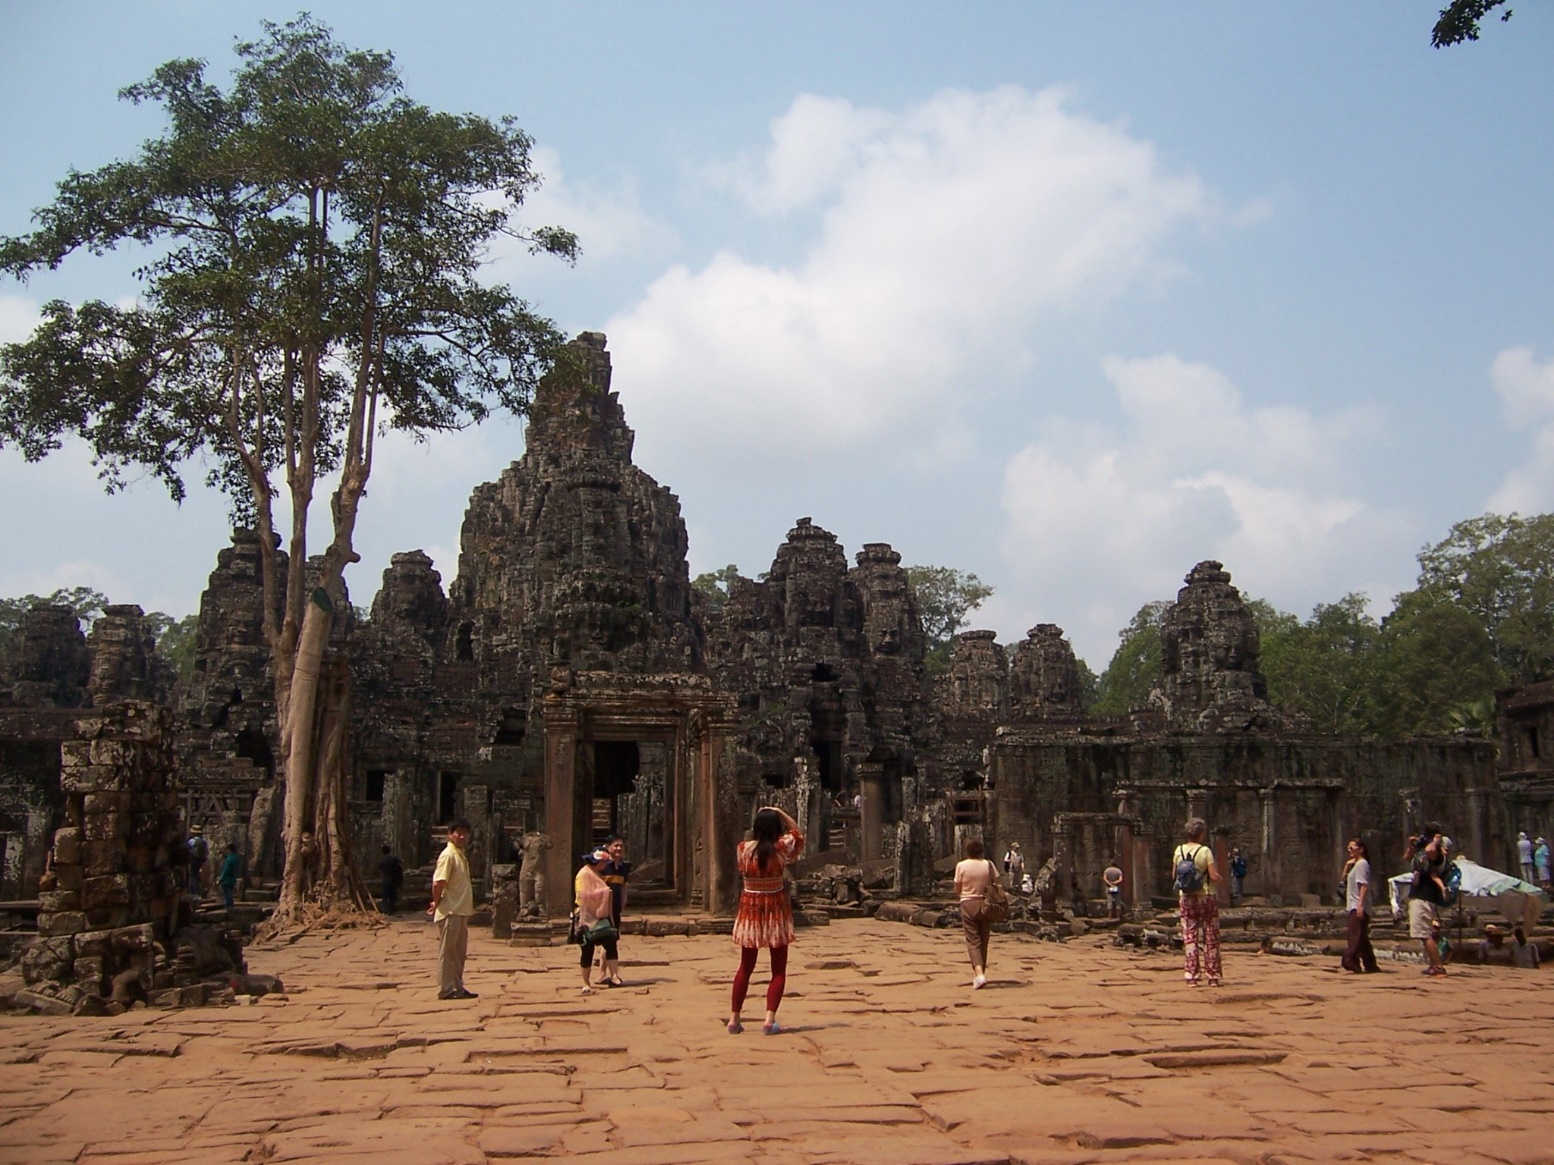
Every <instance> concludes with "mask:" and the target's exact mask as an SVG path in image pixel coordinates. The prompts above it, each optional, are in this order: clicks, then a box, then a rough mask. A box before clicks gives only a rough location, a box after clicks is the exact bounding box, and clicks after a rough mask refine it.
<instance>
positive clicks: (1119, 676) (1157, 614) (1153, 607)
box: [1094, 599, 1171, 715]
mask: <svg viewBox="0 0 1554 1165" xmlns="http://www.w3.org/2000/svg"><path fill="white" fill-rule="evenodd" d="M1170 605H1171V604H1170V603H1168V602H1166V601H1165V600H1164V599H1157V600H1156V601H1155V602H1152V603H1145V604H1144V605H1143V606H1142V607H1140V608H1139V609H1138V613H1137V614H1135V615H1134V616H1133V620H1132V622H1130V623H1129V624H1128V625H1127V626H1126V627H1125V628H1123V629H1122V630H1121V631H1119V632H1118V633H1117V636H1118V638H1119V639H1121V640H1122V642H1121V643H1120V644H1118V646H1117V650H1116V651H1115V652H1114V653H1113V654H1112V658H1111V662H1110V663H1109V664H1107V665H1106V670H1105V671H1104V672H1102V673H1101V678H1100V680H1099V681H1098V682H1097V684H1096V692H1095V704H1094V709H1095V711H1097V712H1100V713H1103V714H1108V715H1122V714H1124V713H1126V712H1127V711H1129V710H1130V709H1132V708H1138V707H1142V706H1143V705H1144V704H1145V703H1147V702H1148V700H1149V693H1150V691H1151V690H1153V688H1154V687H1155V685H1156V684H1157V683H1159V682H1160V660H1161V654H1162V652H1161V642H1160V623H1161V620H1162V619H1164V618H1165V613H1166V609H1167V608H1168V607H1170Z"/></svg>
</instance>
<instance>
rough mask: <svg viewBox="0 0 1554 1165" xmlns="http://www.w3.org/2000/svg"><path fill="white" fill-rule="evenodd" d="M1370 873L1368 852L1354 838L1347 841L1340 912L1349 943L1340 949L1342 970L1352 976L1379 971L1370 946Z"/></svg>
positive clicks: (1363, 843)
mask: <svg viewBox="0 0 1554 1165" xmlns="http://www.w3.org/2000/svg"><path fill="white" fill-rule="evenodd" d="M1374 884H1375V879H1374V876H1373V874H1372V873H1371V855H1370V850H1369V849H1367V848H1366V845H1365V842H1364V841H1363V840H1362V839H1360V838H1358V837H1356V838H1351V839H1350V841H1349V860H1348V861H1346V862H1345V863H1344V912H1345V914H1346V916H1347V918H1348V937H1349V944H1348V946H1347V947H1345V948H1344V957H1343V968H1344V970H1346V971H1352V972H1354V973H1355V974H1360V973H1362V972H1366V973H1368V972H1373V971H1379V970H1381V968H1380V967H1379V966H1377V965H1376V951H1375V948H1373V947H1372V946H1371V914H1370V904H1371V888H1372V886H1374Z"/></svg>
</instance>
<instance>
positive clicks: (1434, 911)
mask: <svg viewBox="0 0 1554 1165" xmlns="http://www.w3.org/2000/svg"><path fill="white" fill-rule="evenodd" d="M1403 860H1404V861H1406V862H1408V863H1410V869H1411V870H1412V871H1413V875H1414V878H1413V883H1412V885H1411V886H1410V887H1409V891H1408V935H1409V937H1410V938H1416V939H1418V940H1419V941H1420V942H1421V943H1423V944H1424V953H1425V959H1426V961H1427V963H1428V965H1427V966H1426V967H1425V969H1424V974H1426V975H1431V976H1440V975H1444V974H1446V967H1445V965H1444V964H1443V963H1442V961H1441V948H1440V940H1439V939H1438V938H1437V933H1438V925H1439V919H1440V913H1441V907H1442V906H1444V905H1446V881H1445V877H1446V844H1445V838H1444V837H1443V835H1442V833H1441V831H1440V828H1439V827H1437V826H1434V825H1427V826H1425V828H1424V830H1423V831H1421V833H1420V834H1419V836H1418V837H1413V838H1410V839H1409V842H1408V849H1407V850H1405V851H1404V853H1403Z"/></svg>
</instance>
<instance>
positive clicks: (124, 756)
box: [90, 740, 140, 767]
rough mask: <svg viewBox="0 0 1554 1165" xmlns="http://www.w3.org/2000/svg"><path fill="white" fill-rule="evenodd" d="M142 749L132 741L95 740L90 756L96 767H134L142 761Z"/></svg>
mask: <svg viewBox="0 0 1554 1165" xmlns="http://www.w3.org/2000/svg"><path fill="white" fill-rule="evenodd" d="M139 753H140V748H139V746H138V745H137V744H136V743H135V742H134V741H132V740H94V741H92V745H91V749H90V756H91V760H92V763H93V764H94V765H122V766H125V767H133V766H134V765H135V764H136V762H137V761H139V759H140V755H139Z"/></svg>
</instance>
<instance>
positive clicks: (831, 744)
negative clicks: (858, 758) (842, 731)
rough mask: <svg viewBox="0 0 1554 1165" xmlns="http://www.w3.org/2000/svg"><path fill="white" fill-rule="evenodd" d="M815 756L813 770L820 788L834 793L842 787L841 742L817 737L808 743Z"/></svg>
mask: <svg viewBox="0 0 1554 1165" xmlns="http://www.w3.org/2000/svg"><path fill="white" fill-rule="evenodd" d="M809 747H810V751H812V752H813V753H814V754H815V769H816V771H817V773H818V775H819V777H820V787H821V788H822V789H824V790H826V792H828V793H835V792H837V791H838V790H839V789H841V787H842V742H841V741H840V740H836V739H832V738H828V737H822V736H817V737H815V738H814V739H813V740H811V741H810V742H809Z"/></svg>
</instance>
